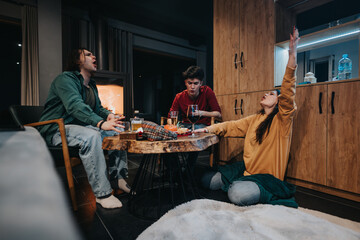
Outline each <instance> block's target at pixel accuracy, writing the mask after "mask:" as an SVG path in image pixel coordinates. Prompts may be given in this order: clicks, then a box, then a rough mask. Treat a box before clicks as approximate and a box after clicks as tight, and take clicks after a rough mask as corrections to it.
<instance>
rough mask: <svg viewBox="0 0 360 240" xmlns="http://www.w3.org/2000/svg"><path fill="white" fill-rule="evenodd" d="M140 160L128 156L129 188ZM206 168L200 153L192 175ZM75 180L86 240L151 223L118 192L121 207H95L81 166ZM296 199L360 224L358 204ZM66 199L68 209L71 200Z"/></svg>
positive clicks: (128, 235) (306, 192) (133, 232)
mask: <svg viewBox="0 0 360 240" xmlns="http://www.w3.org/2000/svg"><path fill="white" fill-rule="evenodd" d="M140 161H141V156H140V155H131V154H129V162H128V163H129V179H128V183H129V184H130V185H131V183H132V181H133V179H134V177H135V173H136V171H137V168H138V166H139V164H140ZM207 168H208V155H207V153H202V154H201V155H200V156H199V158H198V161H197V165H196V169H195V175H199V174H201V172H204V171H206V170H207ZM59 173H60V175H61V176H62V178H63V179H66V178H65V176H64V172H63V171H62V170H61V169H60V170H59ZM74 178H75V188H76V194H77V200H78V206H79V210H78V211H77V212H73V211H72V210H71V211H72V212H73V214H74V218H75V220H76V222H77V224H78V226H79V229H80V231H81V233H82V234H83V236H84V238H85V239H126V240H127V239H136V238H137V236H138V235H139V234H140V233H141V232H143V231H144V230H145V229H146V228H147V227H149V226H150V225H151V224H152V223H153V222H154V221H151V220H143V219H140V218H137V217H135V216H133V215H132V214H131V213H129V209H128V204H127V203H128V195H126V194H123V193H121V191H120V190H119V191H117V192H116V193H115V196H117V197H118V198H119V199H120V200H121V202H122V203H123V207H122V208H120V209H113V210H107V209H103V208H102V207H101V206H99V205H96V203H95V197H94V195H93V193H92V191H91V188H90V185H89V183H88V181H87V177H86V174H85V172H84V170H83V168H82V166H78V167H76V168H74ZM65 184H66V183H65V180H64V185H65ZM65 187H66V185H65ZM200 194H201V195H202V196H203V197H205V198H209V199H214V200H219V201H228V200H227V196H226V194H225V193H224V192H222V191H221V190H220V191H208V190H204V189H200ZM295 197H296V201H297V203H298V204H299V206H300V207H303V208H308V209H313V210H317V211H321V212H324V213H328V214H331V215H335V216H339V217H342V218H346V219H350V220H353V221H357V222H360V203H357V202H353V201H350V200H346V199H342V198H338V197H334V196H330V195H327V194H324V193H320V192H317V191H313V190H310V189H305V188H301V187H298V188H297V192H296V195H295ZM68 199H69V206H70V205H71V203H70V197H68Z"/></svg>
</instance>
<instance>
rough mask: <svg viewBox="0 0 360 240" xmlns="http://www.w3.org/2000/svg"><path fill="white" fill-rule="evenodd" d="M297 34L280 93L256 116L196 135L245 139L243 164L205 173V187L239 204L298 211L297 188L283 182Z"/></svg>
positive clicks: (292, 36)
mask: <svg viewBox="0 0 360 240" xmlns="http://www.w3.org/2000/svg"><path fill="white" fill-rule="evenodd" d="M298 41H299V33H298V30H297V29H296V28H295V27H294V30H293V34H290V44H289V60H288V63H287V67H286V71H285V75H284V79H283V82H282V85H281V94H280V92H279V91H278V90H274V91H271V92H268V93H266V94H265V95H264V96H263V97H262V99H261V101H260V105H261V107H262V110H261V111H260V112H259V113H258V114H255V115H251V116H249V117H246V118H243V119H240V120H236V121H228V122H223V123H220V124H215V125H212V126H209V127H206V128H203V129H198V130H196V131H195V132H210V133H215V134H217V135H220V136H224V137H245V144H244V161H241V162H237V163H235V164H232V165H227V166H223V167H219V169H218V171H217V172H211V173H208V174H205V176H204V177H203V179H202V182H203V185H204V186H205V187H208V188H210V189H212V190H216V189H220V188H222V189H223V190H224V191H227V192H228V197H229V199H230V201H231V202H233V203H235V204H237V205H251V204H256V203H270V204H282V205H287V206H292V207H297V204H296V202H295V201H294V199H293V194H294V192H295V187H294V186H293V185H291V184H288V183H286V182H283V179H284V175H285V170H286V166H287V162H288V158H289V151H290V143H291V133H292V126H293V118H294V114H295V111H296V104H295V81H296V79H295V70H296V66H297V65H296V55H297V45H298Z"/></svg>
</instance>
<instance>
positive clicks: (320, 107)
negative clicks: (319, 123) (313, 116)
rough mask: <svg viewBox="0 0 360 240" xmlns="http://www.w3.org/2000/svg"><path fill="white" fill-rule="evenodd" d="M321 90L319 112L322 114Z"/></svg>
mask: <svg viewBox="0 0 360 240" xmlns="http://www.w3.org/2000/svg"><path fill="white" fill-rule="evenodd" d="M321 102H322V92H320V94H319V113H320V114H322V104H321Z"/></svg>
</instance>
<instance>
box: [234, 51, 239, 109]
mask: <svg viewBox="0 0 360 240" xmlns="http://www.w3.org/2000/svg"><path fill="white" fill-rule="evenodd" d="M236 60H237V53H235V59H234V64H235V69H237V63H238V62H237V61H236ZM235 107H236V106H235Z"/></svg>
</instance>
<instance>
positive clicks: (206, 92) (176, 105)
mask: <svg viewBox="0 0 360 240" xmlns="http://www.w3.org/2000/svg"><path fill="white" fill-rule="evenodd" d="M183 77H184V79H185V86H186V90H184V91H182V92H181V93H178V94H176V96H175V99H174V101H173V103H172V105H171V108H170V112H171V111H179V115H180V117H181V119H182V120H183V122H182V123H181V125H182V126H183V127H186V128H189V129H191V122H190V121H189V119H188V118H187V117H186V111H187V108H188V106H189V105H192V104H197V105H198V106H199V111H198V112H197V113H195V115H198V116H200V118H199V120H198V121H197V122H196V124H195V129H198V128H201V127H206V126H209V125H210V123H211V117H216V118H221V110H220V106H219V103H218V101H217V100H216V97H215V94H214V92H213V91H212V90H211V88H210V87H208V86H202V83H203V81H202V80H203V78H204V71H203V70H202V69H201V68H200V67H198V66H190V67H189V68H188V69H187V70H186V71H185V72H183ZM170 112H169V115H168V117H169V118H170Z"/></svg>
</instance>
